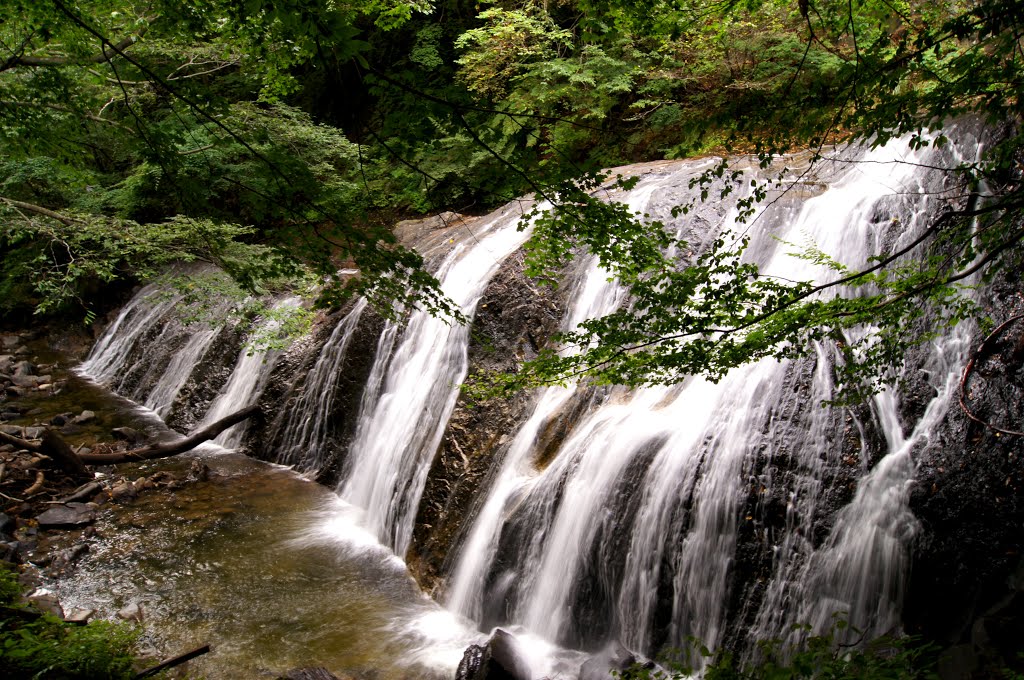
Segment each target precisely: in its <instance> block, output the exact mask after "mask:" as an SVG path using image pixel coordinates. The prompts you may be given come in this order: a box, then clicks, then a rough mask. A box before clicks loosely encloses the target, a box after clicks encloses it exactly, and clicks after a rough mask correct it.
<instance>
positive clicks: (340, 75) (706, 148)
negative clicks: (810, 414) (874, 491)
mask: <svg viewBox="0 0 1024 680" xmlns="http://www.w3.org/2000/svg"><path fill="white" fill-rule="evenodd" d="M1022 14H1024V13H1022V12H1021V7H1020V4H1019V3H1018V2H1016V0H982V1H980V2H966V3H964V2H940V3H923V2H904V1H899V2H897V1H893V0H862V1H859V2H838V1H833V0H824V1H819V2H808V1H807V0H799V1H798V2H795V3H790V2H776V1H775V0H765V1H759V0H755V1H752V2H737V1H733V0H727V1H725V2H703V1H701V0H698V1H694V2H692V1H690V0H645V1H644V2H618V1H615V0H613V1H610V2H592V1H591V0H545V1H544V2H532V1H531V2H514V3H490V2H488V3H482V4H481V3H475V2H474V3H467V2H462V1H461V0H454V1H451V2H448V1H441V2H437V3H431V2H421V1H419V0H416V1H413V2H403V1H401V0H367V1H365V2H356V3H344V4H342V3H336V2H333V1H332V0H287V1H285V2H273V3H271V2H263V1H261V0H248V1H246V2H224V1H221V0H206V1H204V2H178V1H177V0H153V1H152V2H139V3H136V2H125V1H123V0H109V1H106V0H105V1H95V2H81V3H71V2H64V1H63V0H47V1H45V2H35V1H33V2H26V1H23V0H5V1H4V2H3V15H2V16H3V22H2V27H0V33H2V41H0V45H2V62H0V64H2V65H0V130H2V133H0V134H2V135H3V151H2V158H0V163H2V164H3V169H2V172H0V206H2V207H0V209H2V213H3V224H2V231H0V240H2V244H3V251H4V258H3V264H2V269H0V291H2V294H0V306H2V308H3V313H4V316H5V318H9V319H22V320H27V319H28V318H29V316H30V315H32V314H35V315H48V314H61V315H65V316H70V317H72V318H76V319H84V320H85V321H90V320H91V319H92V318H94V317H95V315H96V314H97V313H98V312H99V311H102V304H103V303H101V302H100V301H101V300H108V299H111V298H110V296H109V295H108V293H109V292H110V291H112V290H114V291H116V290H118V285H119V284H122V283H124V282H128V283H133V282H135V281H138V280H144V279H147V278H151V277H152V276H154V275H156V274H157V273H158V272H160V271H161V270H162V268H163V266H164V265H166V264H167V263H168V262H172V261H181V260H195V259H199V260H207V261H211V262H214V263H216V264H218V265H220V267H221V268H222V269H223V271H224V272H226V273H227V274H228V275H229V277H227V278H225V279H224V280H220V281H205V282H200V281H189V282H187V285H190V286H192V287H193V288H194V291H195V296H196V297H197V298H201V297H203V289H204V287H205V286H217V287H219V288H225V289H227V288H234V289H237V290H239V291H242V292H245V291H253V290H259V289H270V288H274V287H275V286H282V285H287V286H297V285H308V283H309V282H310V281H320V282H323V281H326V282H327V285H326V286H323V287H321V288H319V289H318V291H319V292H318V295H319V297H320V302H321V303H322V304H325V305H330V304H332V303H334V302H336V301H338V300H339V299H340V298H342V297H345V296H348V295H351V294H352V293H358V294H362V295H365V296H367V297H369V298H370V299H371V301H372V302H374V303H375V304H376V305H377V306H378V308H380V309H383V310H392V311H396V312H397V311H398V310H400V309H402V308H404V307H405V306H406V305H407V304H409V303H413V304H419V305H424V306H426V307H428V308H431V309H434V310H436V311H437V312H438V313H441V314H449V315H451V316H454V317H458V316H459V313H458V311H457V310H455V309H452V308H451V306H450V305H449V304H448V302H447V301H446V299H445V298H444V296H442V295H441V294H440V293H439V292H438V287H437V283H436V281H435V280H434V279H433V277H432V276H431V275H430V274H429V273H428V272H426V271H424V270H423V268H422V267H421V265H422V261H421V258H420V256H419V255H417V254H416V253H415V252H413V251H410V250H407V249H405V248H403V247H402V246H401V245H400V244H397V243H396V242H395V239H394V237H393V236H392V234H391V232H390V228H389V227H390V225H391V224H392V223H393V222H394V220H395V219H397V218H399V217H402V216H409V215H417V214H424V213H429V212H431V211H439V210H455V211H459V212H479V211H483V210H486V209H488V208H492V207H494V206H495V205H498V204H501V203H504V202H506V201H508V200H511V199H513V198H515V197H517V196H520V195H523V194H525V193H529V192H532V193H535V194H536V195H538V196H539V197H541V198H545V199H548V200H549V201H550V202H551V203H552V204H553V205H555V206H557V209H556V210H553V211H551V212H550V213H548V214H547V215H546V216H545V217H544V218H543V219H541V220H538V221H537V222H536V225H535V230H536V231H535V236H534V239H533V243H532V249H531V259H530V271H531V273H533V274H535V275H536V276H538V277H539V278H541V279H545V278H549V279H550V278H556V277H557V271H558V268H559V267H561V266H562V265H563V264H564V263H565V261H566V260H567V259H569V258H570V257H571V256H572V255H573V253H576V252H580V249H584V250H590V251H592V252H594V253H597V254H598V255H599V256H600V257H601V258H602V261H603V262H604V264H605V265H606V267H608V268H609V270H611V271H613V272H614V273H615V274H617V275H618V276H619V277H620V278H622V279H623V280H624V281H625V282H627V283H629V284H631V285H632V287H633V294H634V296H635V298H636V300H637V303H636V304H635V305H634V306H633V309H632V310H631V311H630V312H629V313H628V314H626V313H624V314H621V315H616V316H613V317H608V318H605V319H602V320H598V321H595V322H593V323H591V324H589V325H587V326H586V327H585V328H581V329H580V331H579V332H578V333H576V334H574V336H573V337H570V338H567V339H566V340H568V341H577V342H580V343H582V344H583V345H590V346H591V347H592V348H593V349H592V350H591V351H589V352H584V353H582V354H580V355H578V356H575V357H572V358H558V357H555V356H546V357H541V360H540V361H539V362H537V363H536V364H535V365H534V366H533V367H532V370H530V371H527V372H526V373H525V374H524V376H525V377H521V378H519V379H517V380H516V383H517V384H519V383H522V382H527V383H529V382H537V381H540V382H558V381H561V380H564V379H566V378H567V377H568V376H571V375H574V374H577V373H579V372H590V373H592V374H594V375H595V376H596V377H597V378H598V379H600V380H603V381H606V382H624V383H629V384H643V383H650V382H672V381H675V380H678V379H680V377H681V376H684V375H686V374H687V373H692V372H694V371H697V372H704V373H706V374H707V375H709V376H711V377H716V376H720V375H722V374H723V373H724V371H726V370H728V368H729V367H731V366H733V365H735V364H737V363H741V362H743V361H747V360H750V359H756V358H759V357H762V356H788V355H791V354H793V353H798V352H800V351H801V349H800V348H801V347H805V346H806V344H807V340H809V339H817V338H821V337H824V336H825V335H828V334H829V333H834V332H837V331H838V330H841V329H842V328H846V327H849V326H852V325H856V324H859V323H861V322H863V321H864V320H865V319H872V320H874V321H881V323H879V324H878V326H879V329H880V330H879V332H878V333H877V335H876V336H873V337H871V338H867V339H865V341H864V345H863V346H862V347H860V348H851V352H850V357H851V361H850V362H849V364H850V367H851V368H850V370H851V372H852V373H851V375H850V376H848V378H849V379H848V380H847V382H846V383H845V384H846V385H847V387H848V388H849V391H850V392H852V393H853V394H854V395H856V394H858V393H860V391H861V388H862V387H863V386H864V385H871V384H873V383H875V382H876V381H877V380H878V379H880V378H881V377H883V376H884V375H885V372H886V370H887V367H889V366H891V365H892V364H893V363H894V362H896V361H898V360H899V357H900V356H901V353H902V351H903V350H904V349H905V347H906V346H907V344H908V343H911V342H915V341H919V340H920V339H921V338H922V337H924V336H921V337H909V336H908V334H907V333H905V332H903V329H905V328H907V327H908V325H909V324H910V322H912V321H913V320H914V319H916V318H917V317H918V316H919V315H920V314H921V309H922V308H923V306H924V303H926V302H929V301H930V302H937V303H939V304H940V305H941V306H942V308H943V309H944V310H945V315H944V318H945V322H947V323H951V324H953V323H957V322H959V321H960V320H962V319H963V318H965V317H968V316H976V315H978V310H976V309H974V308H973V307H972V305H971V304H970V303H969V302H967V301H966V300H964V299H963V298H962V297H961V296H960V294H959V293H960V291H959V288H958V284H959V282H960V281H962V280H963V279H965V278H966V276H968V275H969V274H970V273H972V272H974V271H977V270H979V269H985V270H986V271H992V270H994V269H995V268H998V267H1001V266H1010V265H1012V264H1014V263H1015V262H1016V260H1017V258H1018V257H1019V249H1018V248H1017V247H1016V246H1017V244H1018V243H1019V241H1020V238H1021V237H1022V234H1024V232H1022V231H1021V226H1020V222H1019V218H1018V213H1017V208H1018V207H1019V202H1020V200H1021V197H1020V191H1019V163H1020V137H1019V132H1018V130H1017V123H1018V117H1019V115H1020V106H1021V102H1020V95H1019V93H1020V87H1021V81H1020V79H1021V66H1020V60H1021V58H1022V53H1021V46H1020V40H1019V32H1020V25H1019V18H1020V16H1022ZM969 115H971V116H979V117H982V118H983V119H984V120H985V121H986V122H988V123H989V124H990V125H991V126H993V128H994V129H997V130H999V132H998V138H997V141H995V142H994V143H993V144H991V145H990V146H989V147H988V148H986V149H984V150H983V152H982V153H981V155H979V157H978V160H977V162H974V163H969V164H964V165H963V166H962V167H960V168H959V169H957V170H956V171H955V173H956V175H957V176H956V178H955V181H956V182H959V183H960V185H961V186H962V189H963V190H962V196H963V198H962V200H961V201H960V202H959V203H956V204H951V205H950V209H949V213H948V215H946V216H944V217H943V218H942V219H941V220H939V221H937V223H936V224H934V225H932V227H931V228H930V229H929V230H928V232H929V235H932V234H938V235H939V236H940V237H941V240H942V246H941V247H940V248H938V249H933V250H932V251H928V252H915V253H914V255H915V260H914V264H913V265H912V266H906V265H905V264H901V265H899V266H896V264H895V263H896V261H897V259H899V258H900V257H902V256H903V255H905V253H902V252H901V253H879V254H878V259H877V260H876V261H875V262H874V263H873V264H872V266H871V267H870V268H868V269H867V270H864V271H849V270H847V269H846V268H844V266H843V265H842V264H841V263H839V262H838V261H835V260H832V259H831V258H832V257H834V256H835V254H834V253H822V252H818V251H817V250H816V249H815V248H814V246H813V244H811V245H809V246H808V248H807V251H806V253H805V256H806V257H810V258H816V259H818V260H820V261H822V262H825V263H828V264H829V265H830V266H833V267H834V269H835V271H836V278H835V281H834V282H833V283H826V284H824V285H823V286H819V287H816V288H812V287H811V286H810V284H806V283H801V282H781V281H775V280H771V279H769V278H767V277H763V278H759V277H758V276H757V271H756V267H755V266H753V265H751V264H749V263H745V262H744V261H743V259H742V252H743V249H744V247H745V242H744V240H743V239H742V237H740V236H737V237H736V238H723V239H720V240H719V242H718V243H717V244H716V247H715V248H714V249H712V250H711V251H710V252H707V253H704V254H702V255H701V256H700V257H698V258H696V259H695V260H693V261H688V262H686V263H685V264H687V265H688V266H687V267H686V268H685V269H682V268H680V267H679V266H678V265H679V262H678V261H676V260H675V259H673V258H672V257H669V256H666V255H665V254H664V253H666V252H672V249H671V248H668V250H666V248H667V247H668V246H671V245H673V244H672V243H671V238H670V237H669V236H668V235H666V234H665V233H664V232H663V231H661V230H659V229H651V228H649V227H645V226H641V225H640V224H639V223H638V222H637V216H635V215H631V214H629V212H628V211H627V210H625V209H622V208H621V206H618V207H617V206H615V205H611V206H609V205H607V204H604V203H601V202H599V201H597V200H596V199H595V198H594V197H593V196H592V194H593V191H592V189H593V188H594V187H596V186H598V183H599V182H600V181H602V177H601V176H600V175H599V174H598V171H599V169H600V168H606V167H613V166H615V165H619V164H623V163H627V162H632V161H638V160H650V159H660V158H677V157H686V156H692V155H696V154H706V153H712V152H715V153H726V152H733V153H736V152H742V153H752V154H758V155H759V157H760V158H761V159H762V160H763V161H765V162H767V161H768V159H769V158H770V157H771V155H773V154H778V153H780V152H783V151H789V150H795V149H806V148H809V149H812V150H817V151H820V150H822V149H823V148H825V145H828V144H835V143H839V142H845V141H851V140H855V139H859V140H867V141H869V142H870V143H871V144H880V143H883V142H885V141H887V140H889V139H891V138H893V137H896V136H900V135H905V134H909V135H910V137H909V144H910V145H911V146H914V145H917V146H920V145H927V144H942V143H944V142H945V137H944V136H943V135H942V134H941V129H942V126H943V122H944V121H949V120H951V119H954V118H959V117H963V116H969ZM929 128H934V129H937V130H938V131H939V132H938V133H935V134H933V135H932V136H928V134H926V132H927V130H928V129H929ZM722 176H732V178H733V179H734V180H737V181H738V178H739V175H738V173H734V172H733V170H732V169H730V168H729V163H728V161H727V160H726V161H722V162H720V163H719V164H718V165H717V166H716V167H714V168H713V169H712V170H709V171H708V173H707V174H706V176H705V179H706V181H707V185H708V186H710V183H711V180H713V179H714V178H716V177H718V178H721V177H722ZM730 186H732V185H730ZM731 190H732V189H731V188H730V189H727V191H731ZM766 190H767V187H766V186H754V187H752V188H750V189H749V190H747V193H745V194H744V196H745V197H744V198H743V199H742V201H741V205H742V206H744V207H745V209H747V210H748V211H749V212H750V214H753V213H754V211H755V210H756V206H757V204H758V202H759V201H760V200H762V199H763V198H764V196H765V194H766ZM715 198H716V197H715V196H713V195H712V196H709V195H708V190H707V188H705V190H704V191H703V193H702V199H704V200H714V199H715ZM688 208H689V206H685V205H684V206H679V210H680V211H686V210H688ZM676 245H678V244H676ZM915 245H916V244H915ZM676 250H678V249H676ZM341 266H347V267H352V268H356V269H358V270H359V276H358V277H354V278H349V279H347V280H345V281H342V280H340V279H339V278H338V277H337V275H336V272H337V270H338V268H339V267H341ZM839 284H842V285H845V286H852V287H859V289H860V290H861V291H862V294H860V295H858V296H843V297H841V298H840V297H836V299H834V300H831V301H825V298H826V297H827V296H825V295H821V294H820V293H822V292H823V290H827V289H828V288H830V287H833V286H836V285H839ZM122 288H123V287H122ZM723 330H724V331H725V332H722V331H723ZM933 330H934V329H933ZM929 332H931V331H929ZM593 340H599V341H600V342H597V343H593V342H592V341H593ZM855 350H859V351H855Z"/></svg>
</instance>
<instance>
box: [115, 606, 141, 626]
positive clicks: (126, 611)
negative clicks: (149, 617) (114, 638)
mask: <svg viewBox="0 0 1024 680" xmlns="http://www.w3.org/2000/svg"><path fill="white" fill-rule="evenodd" d="M117 618H119V619H121V620H123V621H134V622H135V623H142V618H143V611H142V604H141V603H139V602H132V603H130V604H128V605H127V606H126V607H123V608H122V609H121V610H120V611H118V612H117Z"/></svg>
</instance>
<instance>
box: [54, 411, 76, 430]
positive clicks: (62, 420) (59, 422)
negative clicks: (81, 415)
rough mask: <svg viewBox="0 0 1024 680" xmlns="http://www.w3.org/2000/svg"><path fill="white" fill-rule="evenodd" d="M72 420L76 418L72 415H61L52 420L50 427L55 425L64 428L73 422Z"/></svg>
mask: <svg viewBox="0 0 1024 680" xmlns="http://www.w3.org/2000/svg"><path fill="white" fill-rule="evenodd" d="M72 418H74V416H73V415H71V414H70V413H60V414H58V415H55V416H54V417H52V418H50V425H54V426H56V427H63V426H65V425H67V424H68V423H69V422H71V419H72Z"/></svg>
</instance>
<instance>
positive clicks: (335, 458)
mask: <svg viewBox="0 0 1024 680" xmlns="http://www.w3.org/2000/svg"><path fill="white" fill-rule="evenodd" d="M351 308H352V303H349V304H346V305H345V306H344V307H342V308H341V310H339V311H337V312H335V313H333V314H331V315H330V316H328V317H326V318H325V319H324V320H323V322H322V323H319V324H317V326H316V330H315V331H314V333H313V336H312V338H310V339H309V340H308V341H303V342H300V343H299V344H297V345H295V346H293V347H292V348H290V349H289V350H288V352H287V353H286V354H285V355H284V356H283V357H281V358H280V359H279V360H278V362H277V364H276V365H275V366H274V370H273V373H272V374H271V377H270V380H269V381H268V383H267V387H266V389H265V390H264V392H263V394H262V395H261V396H260V400H259V405H260V410H261V411H262V413H263V418H262V420H261V421H260V422H258V423H253V424H252V426H250V428H249V430H248V432H247V435H246V442H245V443H246V447H247V449H248V451H249V452H250V453H251V454H252V455H253V456H255V457H257V458H260V459H262V460H267V461H271V462H278V463H282V462H283V463H285V464H293V463H295V461H281V460H280V459H279V457H278V456H279V453H280V445H281V439H282V436H283V435H284V428H285V426H286V423H287V416H288V415H289V414H290V413H291V412H292V411H293V410H294V409H295V408H296V403H297V401H298V399H299V395H300V394H301V392H302V391H303V390H304V389H306V384H305V380H306V377H307V376H308V374H309V372H310V369H311V368H312V367H313V365H314V364H315V362H316V360H317V357H318V356H319V354H320V351H321V350H322V348H323V346H324V343H325V342H327V339H328V338H329V336H330V335H331V332H332V331H333V330H334V328H335V326H336V325H337V324H338V323H339V322H340V321H341V319H342V318H344V316H345V315H346V314H348V312H349V311H350V310H351ZM383 328H384V319H383V317H381V316H380V315H379V314H376V313H375V312H373V311H372V310H369V309H367V310H365V311H364V312H363V314H362V316H361V317H360V319H359V324H358V325H357V326H356V329H355V331H354V332H353V335H352V339H351V340H350V342H349V345H348V348H347V350H346V352H345V356H344V358H343V360H342V362H341V365H340V366H339V368H338V370H337V376H336V381H335V384H334V394H333V400H332V407H331V414H330V417H329V418H328V421H329V423H330V426H331V430H330V432H329V436H328V437H327V444H326V446H327V447H328V450H327V451H322V452H318V453H317V455H316V456H315V457H316V458H317V459H319V460H324V461H326V464H325V465H324V466H323V467H322V468H320V469H319V470H318V471H317V475H316V480H317V481H318V482H320V483H321V484H325V485H327V486H334V485H335V484H337V482H338V480H339V478H340V476H341V470H342V466H343V465H344V462H345V457H346V454H347V453H348V448H349V445H350V443H351V441H352V438H353V436H354V435H355V430H356V424H357V420H358V418H359V405H360V401H361V399H362V396H363V391H364V389H365V387H366V384H367V382H368V380H369V376H370V371H371V370H372V369H373V364H374V359H375V357H376V350H377V341H378V338H379V337H380V334H381V331H382V330H383ZM297 469H298V471H299V472H307V470H304V469H303V468H302V465H301V463H299V464H297Z"/></svg>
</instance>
